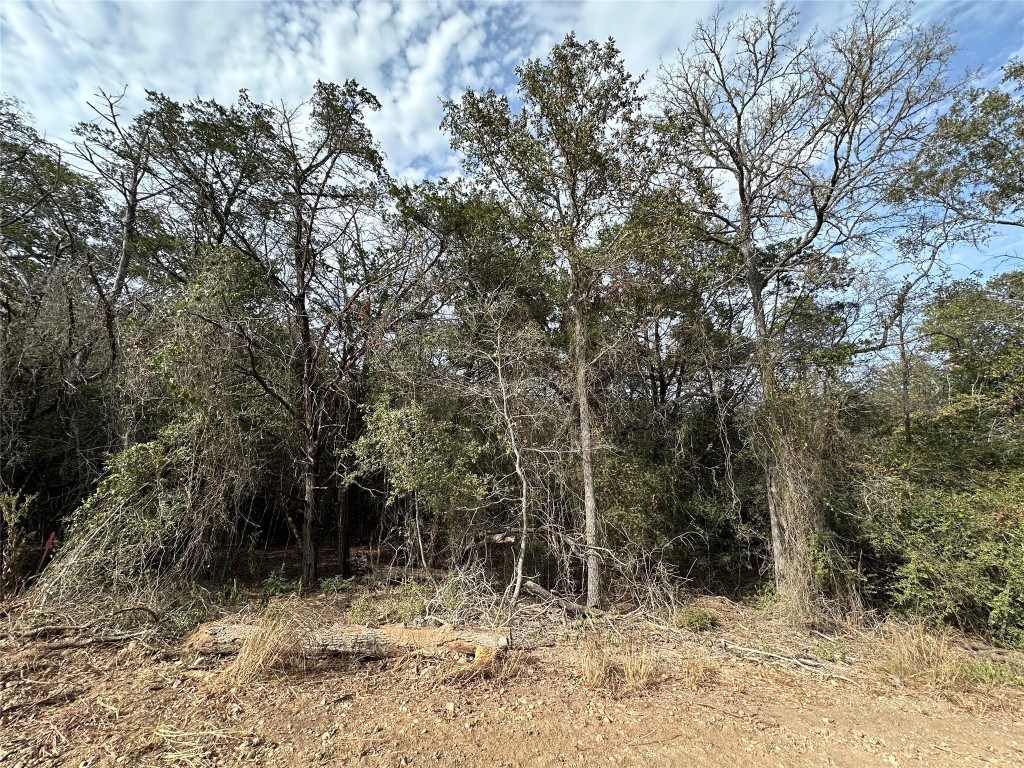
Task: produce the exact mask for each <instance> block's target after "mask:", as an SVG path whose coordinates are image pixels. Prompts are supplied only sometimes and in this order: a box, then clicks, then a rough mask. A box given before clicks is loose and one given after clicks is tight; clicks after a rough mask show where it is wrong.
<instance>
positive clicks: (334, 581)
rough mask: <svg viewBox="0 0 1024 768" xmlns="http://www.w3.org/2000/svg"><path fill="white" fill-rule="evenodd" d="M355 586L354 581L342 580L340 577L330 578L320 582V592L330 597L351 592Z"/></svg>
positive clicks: (350, 579)
mask: <svg viewBox="0 0 1024 768" xmlns="http://www.w3.org/2000/svg"><path fill="white" fill-rule="evenodd" d="M355 586H356V585H355V579H352V578H349V579H343V578H342V577H341V576H331V577H330V578H326V579H321V580H320V591H321V592H324V593H326V594H330V595H341V594H344V593H346V592H351V591H352V590H353V589H355Z"/></svg>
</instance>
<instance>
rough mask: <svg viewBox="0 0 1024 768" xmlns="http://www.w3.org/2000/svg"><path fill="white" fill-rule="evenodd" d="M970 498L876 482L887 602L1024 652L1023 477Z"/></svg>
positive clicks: (871, 510)
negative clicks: (1020, 648) (1021, 649)
mask: <svg viewBox="0 0 1024 768" xmlns="http://www.w3.org/2000/svg"><path fill="white" fill-rule="evenodd" d="M986 475H987V483H985V484H984V485H981V484H979V486H978V487H977V488H976V489H974V490H969V491H948V490H945V489H939V488H929V487H926V486H922V485H919V484H916V483H913V482H911V481H909V480H905V479H900V478H883V479H881V480H876V481H875V482H874V484H873V485H872V486H871V490H870V492H869V494H868V495H867V499H868V505H867V506H868V509H867V512H868V515H867V525H866V530H867V533H868V539H869V542H870V544H871V546H872V548H873V550H874V552H875V553H876V555H877V556H878V557H879V562H878V563H877V564H876V565H875V568H878V569H879V570H880V571H881V572H879V573H875V574H873V575H874V579H872V581H875V582H876V583H877V584H878V585H879V589H880V592H881V595H882V596H883V597H884V598H885V599H887V600H888V601H890V602H891V603H892V604H893V605H894V606H895V607H897V608H898V609H901V610H903V611H905V612H907V613H908V614H912V615H916V616H919V617H923V618H928V619H934V620H938V621H943V622H949V623H952V624H954V625H956V626H958V627H960V628H962V629H964V630H968V631H972V632H978V633H981V634H983V635H985V636H987V637H988V638H990V639H991V640H992V641H994V642H997V643H999V644H1002V645H1007V646H1015V647H1022V646H1024V472H1016V473H995V472H991V473H986Z"/></svg>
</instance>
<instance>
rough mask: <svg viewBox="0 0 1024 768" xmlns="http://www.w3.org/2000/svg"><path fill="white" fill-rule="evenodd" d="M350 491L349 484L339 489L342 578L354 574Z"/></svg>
mask: <svg viewBox="0 0 1024 768" xmlns="http://www.w3.org/2000/svg"><path fill="white" fill-rule="evenodd" d="M349 493H350V489H349V487H348V486H346V487H344V488H342V489H340V490H339V491H338V508H337V522H338V573H339V574H341V578H343V579H347V578H350V577H351V576H352V562H351V553H352V540H351V531H350V528H349Z"/></svg>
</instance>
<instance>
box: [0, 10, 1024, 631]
mask: <svg viewBox="0 0 1024 768" xmlns="http://www.w3.org/2000/svg"><path fill="white" fill-rule="evenodd" d="M909 14H910V7H909V6H904V5H896V6H890V5H878V4H873V3H862V4H859V5H858V6H857V12H856V14H855V15H856V18H854V19H853V20H852V21H851V22H850V23H849V24H848V26H846V27H844V28H842V29H839V30H836V31H834V32H831V33H829V34H818V33H813V34H812V35H811V36H810V37H805V36H802V35H801V33H800V32H799V31H798V29H797V19H796V15H795V13H794V11H792V10H791V9H789V8H787V7H785V6H781V5H776V4H769V5H768V6H766V7H765V9H764V10H763V12H762V13H761V14H760V15H758V16H756V17H744V18H742V19H736V20H732V19H730V18H729V17H728V16H726V15H725V14H724V13H720V14H719V15H718V16H715V17H713V18H711V19H708V20H707V21H705V22H704V23H703V24H701V25H700V26H699V27H698V29H697V31H696V33H695V35H694V38H693V42H692V43H691V45H690V46H689V47H688V48H686V49H685V50H683V51H681V52H680V55H679V58H678V59H677V60H676V61H674V62H672V63H670V64H668V65H667V66H666V68H665V69H664V70H663V71H662V72H661V73H660V74H659V76H658V81H657V83H656V84H654V86H653V87H652V88H647V89H641V88H640V80H639V79H638V78H636V77H634V76H633V75H631V74H630V73H629V72H627V71H626V69H625V67H624V65H623V62H622V60H621V57H620V55H619V52H618V51H617V50H616V48H615V46H614V44H613V43H612V42H611V41H609V42H607V43H596V42H583V41H580V40H578V39H576V38H575V37H574V36H573V35H569V36H568V37H567V38H566V39H565V40H564V41H563V42H562V43H560V44H559V45H557V46H556V47H555V48H554V49H553V50H552V51H551V53H550V55H549V56H548V57H547V58H545V59H541V60H530V61H526V62H524V63H523V64H522V65H521V66H520V67H519V68H518V69H517V74H518V78H519V85H518V89H517V91H516V93H515V94H514V95H512V96H505V95H501V94H497V93H495V92H493V91H487V92H485V93H477V92H474V91H468V92H466V94H465V95H464V96H463V97H462V98H461V99H459V100H457V101H453V102H447V103H445V105H444V109H445V118H444V122H443V124H442V126H441V127H442V130H444V131H445V132H446V134H447V135H448V136H449V137H450V140H451V145H452V148H453V149H454V150H455V151H456V152H457V153H458V154H459V155H460V156H461V158H462V159H463V164H464V175H463V177H462V178H459V179H440V180H435V181H425V182H423V183H420V184H415V185H408V184H399V183H397V182H396V181H395V180H393V179H391V178H389V176H388V174H387V172H386V170H385V166H384V161H383V157H382V156H381V153H380V150H379V148H378V147H377V145H376V144H375V142H374V139H373V137H372V135H371V133H370V131H369V129H368V128H367V125H366V115H367V113H368V112H370V111H373V110H376V109H378V107H379V104H378V102H377V101H376V99H375V98H374V96H373V95H372V94H370V93H369V92H368V91H366V90H365V89H363V88H361V87H360V86H358V85H357V84H356V83H354V82H352V81H349V82H346V83H344V84H342V85H335V84H329V83H318V84H317V85H316V86H315V88H314V91H313V94H312V96H311V98H310V99H309V100H308V101H306V102H305V103H302V104H299V105H297V106H294V107H292V106H287V105H283V104H261V103H257V102H254V101H252V100H251V99H250V98H249V97H248V95H247V94H246V93H245V92H242V93H241V94H240V95H239V98H238V100H237V101H236V102H235V103H233V104H219V103H217V102H214V101H207V100H202V99H196V100H194V101H191V102H188V103H179V102H176V101H173V100H171V99H169V98H167V97H165V96H163V95H161V94H158V93H153V92H149V93H148V101H147V106H146V108H145V109H144V110H143V111H141V112H139V113H138V114H129V113H127V112H126V111H125V109H124V107H123V105H124V103H125V102H124V98H123V95H119V94H116V93H115V94H106V93H101V94H99V96H98V98H97V99H96V100H95V101H94V102H92V104H91V106H92V107H93V110H94V112H95V118H94V119H93V120H92V121H91V122H88V123H83V124H80V125H78V126H76V127H74V129H73V135H74V139H73V140H72V141H69V142H53V141H50V140H47V139H45V138H44V137H42V136H40V135H39V134H38V133H37V132H36V130H35V129H34V128H33V127H32V124H31V119H30V118H29V116H28V115H26V114H25V112H24V111H23V110H22V109H21V107H20V105H19V104H18V102H17V101H15V100H14V99H13V98H5V100H4V101H3V102H2V117H0V119H2V121H3V132H2V164H3V176H2V181H0V184H2V189H0V191H2V200H0V237H2V248H3V252H2V258H3V261H2V270H3V271H2V305H0V317H2V328H3V337H2V350H0V351H2V358H0V397H2V403H0V457H2V458H0V460H2V466H0V505H2V512H3V524H2V533H3V542H2V544H3V555H4V563H3V567H4V583H5V585H6V586H7V588H11V587H14V586H16V585H23V584H24V583H25V581H26V578H27V577H30V576H31V575H32V570H33V568H34V566H35V564H36V560H37V559H38V557H39V553H40V551H41V548H42V545H43V542H44V541H45V540H46V538H47V536H48V535H49V533H50V532H51V531H56V532H57V542H58V543H57V547H56V551H55V556H54V557H53V559H52V561H50V562H49V564H48V565H47V566H46V568H45V570H44V571H43V573H42V574H41V575H40V576H39V577H38V578H36V579H35V581H34V585H35V586H34V589H35V594H36V595H37V599H39V600H45V601H50V602H51V603H54V602H58V603H65V604H72V603H75V602H76V601H77V602H90V603H92V602H95V601H97V600H99V599H101V597H102V596H106V597H108V598H111V599H116V597H117V596H118V595H123V594H129V593H135V592H137V591H138V590H140V589H143V588H146V587H147V586H148V587H151V588H153V589H158V590H162V591H163V593H164V594H167V593H168V591H169V590H170V589H171V585H175V584H176V585H179V586H180V585H187V584H188V583H189V582H190V581H192V580H195V579H199V578H207V577H210V576H211V575H212V576H217V575H223V574H226V573H228V572H229V570H228V569H230V568H232V567H234V568H237V567H239V566H238V564H239V562H240V561H241V560H244V558H245V556H246V555H245V553H246V551H247V550H251V549H252V547H253V546H254V544H255V545H258V546H262V545H263V544H264V543H266V542H267V541H268V540H274V541H277V542H283V541H285V540H286V539H290V540H291V541H294V542H296V544H297V546H298V547H300V548H301V553H302V567H301V579H302V582H303V584H304V586H305V587H306V588H315V587H316V586H317V584H318V580H319V579H320V578H321V577H323V576H331V575H335V574H336V573H338V572H339V571H340V573H341V575H343V576H348V575H349V574H350V561H349V553H350V550H351V548H352V546H353V545H355V544H371V545H372V551H373V552H375V553H378V554H379V555H380V556H382V557H384V558H385V559H387V560H392V559H393V560H394V561H395V562H398V563H406V562H408V563H413V564H419V565H424V566H429V567H431V568H435V567H438V568H464V567H468V566H472V565H474V564H479V563H483V564H484V566H485V568H486V572H487V573H488V574H489V576H490V578H492V579H493V580H494V582H495V583H497V584H500V585H503V586H502V588H505V586H504V585H507V591H508V595H509V596H510V597H512V598H513V600H514V598H515V597H518V595H519V591H520V587H521V584H522V580H523V577H524V574H525V575H526V576H529V577H535V578H538V579H539V580H540V581H542V582H543V583H544V584H545V585H546V586H547V587H549V588H551V589H553V590H555V591H557V592H561V593H563V594H566V595H569V596H571V597H574V598H579V599H580V600H582V601H584V602H586V603H587V604H589V605H591V606H597V605H599V604H601V603H602V601H607V600H611V599H616V600H618V599H631V600H634V601H639V602H640V603H643V602H644V601H647V600H651V601H656V600H660V599H662V597H663V595H664V593H665V592H666V591H669V592H670V591H672V590H676V589H679V588H682V587H686V586H689V587H695V588H699V589H705V590H722V591H725V592H727V593H729V594H736V593H743V592H749V591H752V590H756V589H764V588H765V586H766V585H771V586H772V587H773V589H774V590H775V592H776V593H777V595H778V597H779V599H780V607H782V608H784V609H786V610H791V611H793V612H794V613H795V614H797V615H799V616H802V617H805V618H807V617H814V616H818V615H821V614H822V613H823V612H826V611H830V610H840V611H842V610H849V609H861V608H864V607H872V608H878V609H882V610H900V611H909V612H915V613H918V614H921V615H925V616H929V617H932V618H936V619H940V620H944V621H950V622H954V623H956V624H959V625H960V626H963V627H965V628H967V629H970V630H973V631H979V632H983V633H985V634H986V635H988V636H990V637H992V638H994V639H996V640H998V641H1000V642H1004V643H1009V644H1020V643H1022V642H1024V443H1022V440H1021V438H1022V426H1024V417H1022V407H1024V344H1022V343H1021V340H1022V339H1024V272H1022V271H1006V272H1003V273H1002V274H999V275H998V276H995V277H991V278H989V279H987V280H982V279H980V278H978V279H967V280H951V279H949V278H948V277H947V276H946V274H947V273H946V271H945V270H944V269H943V267H942V256H943V255H944V254H945V253H946V252H947V251H948V248H949V247H950V246H951V245H954V244H956V243H959V242H964V241H970V242H972V243H974V244H984V242H985V239H986V237H987V236H988V235H989V234H990V231H991V230H990V227H991V226H992V225H993V224H1002V225H1010V226H1020V225H1021V223H1022V222H1021V211H1022V207H1024V177H1022V176H1021V169H1024V102H1022V100H1021V88H1022V86H1024V66H1022V64H1021V63H1020V62H1009V63H1008V64H1007V66H1006V67H1005V69H1004V75H1005V77H1004V79H1003V81H1002V83H1001V84H1000V85H998V86H995V87H992V88H988V89H980V88H976V87H971V86H972V84H971V83H970V82H967V83H964V82H958V81H956V80H955V79H953V78H951V76H950V73H949V71H948V69H949V66H948V65H949V61H950V57H951V55H952V53H953V41H952V39H951V37H950V33H949V32H948V31H947V30H944V29H941V28H921V27H919V26H916V25H914V24H912V23H911V21H910V18H909ZM328 548H329V549H331V550H336V552H337V555H338V567H337V568H334V569H332V571H331V572H329V573H324V569H323V568H320V567H319V564H318V553H319V552H322V551H324V550H325V549H328Z"/></svg>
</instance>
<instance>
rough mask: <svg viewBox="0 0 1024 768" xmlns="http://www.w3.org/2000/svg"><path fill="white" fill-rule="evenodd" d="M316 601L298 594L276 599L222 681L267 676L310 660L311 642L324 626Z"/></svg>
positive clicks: (245, 681)
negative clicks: (299, 596)
mask: <svg viewBox="0 0 1024 768" xmlns="http://www.w3.org/2000/svg"><path fill="white" fill-rule="evenodd" d="M323 623H324V622H323V617H322V614H321V611H319V610H317V607H316V604H314V603H312V602H310V601H308V600H301V599H299V598H297V597H294V596H292V597H287V598H283V599H280V600H274V601H272V602H270V604H268V605H267V607H266V608H265V609H264V611H263V613H262V614H261V616H260V621H259V629H258V630H257V631H256V632H254V633H253V634H252V635H250V636H249V637H247V638H246V639H245V642H244V643H242V647H241V648H240V649H239V651H238V656H236V657H235V660H234V661H233V662H232V663H231V665H230V666H228V667H227V668H225V669H224V671H223V672H222V673H221V675H220V678H221V682H223V683H226V684H232V685H238V684H245V683H251V682H253V681H255V680H261V679H265V678H266V677H267V676H268V675H269V674H270V673H271V672H274V671H280V670H282V669H286V668H288V667H291V666H293V665H296V664H303V663H304V662H305V660H306V654H307V650H308V645H307V644H308V642H309V641H310V639H311V638H312V637H313V635H314V634H315V633H316V630H317V629H318V628H319V627H321V626H322V625H323Z"/></svg>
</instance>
